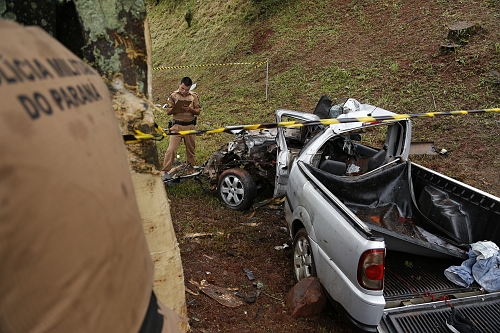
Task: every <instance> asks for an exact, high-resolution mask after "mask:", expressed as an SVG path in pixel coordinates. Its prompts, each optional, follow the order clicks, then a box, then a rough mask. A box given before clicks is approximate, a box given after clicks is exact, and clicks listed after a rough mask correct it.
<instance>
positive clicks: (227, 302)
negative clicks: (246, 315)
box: [189, 280, 244, 308]
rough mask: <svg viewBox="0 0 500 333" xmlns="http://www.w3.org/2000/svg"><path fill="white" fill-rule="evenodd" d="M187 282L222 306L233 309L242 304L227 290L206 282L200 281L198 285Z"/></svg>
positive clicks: (194, 282) (191, 281) (193, 282)
mask: <svg viewBox="0 0 500 333" xmlns="http://www.w3.org/2000/svg"><path fill="white" fill-rule="evenodd" d="M189 282H190V283H191V284H193V285H195V286H196V287H198V289H200V290H201V291H202V292H203V293H204V294H206V295H207V296H209V297H210V298H212V299H214V300H216V301H217V302H219V303H220V304H222V305H224V306H227V307H230V308H235V307H237V306H240V305H243V304H244V303H243V302H242V301H241V300H240V299H238V298H236V297H235V296H234V295H233V294H232V293H231V292H230V291H229V290H228V289H227V288H222V287H218V286H215V285H213V284H210V283H208V282H207V281H206V280H201V282H200V283H198V282H196V281H193V280H190V281H189Z"/></svg>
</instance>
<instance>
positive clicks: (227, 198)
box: [217, 168, 257, 210]
mask: <svg viewBox="0 0 500 333" xmlns="http://www.w3.org/2000/svg"><path fill="white" fill-rule="evenodd" d="M256 189H257V187H256V185H255V181H254V180H253V179H252V176H251V175H250V173H248V171H246V170H244V169H240V168H231V169H227V170H226V171H224V172H223V173H222V174H221V175H220V177H219V183H218V186H217V196H218V197H219V200H220V201H222V202H223V203H224V204H225V205H226V206H228V207H229V208H232V209H235V210H245V209H248V208H250V207H251V206H252V204H253V200H254V198H255V194H256Z"/></svg>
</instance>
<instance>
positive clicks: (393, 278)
mask: <svg viewBox="0 0 500 333" xmlns="http://www.w3.org/2000/svg"><path fill="white" fill-rule="evenodd" d="M461 263H462V260H461V259H457V260H450V259H438V258H433V259H431V260H429V258H428V257H425V256H419V255H415V254H409V253H404V252H397V251H387V255H386V265H385V267H386V272H385V280H384V298H385V299H386V301H387V305H386V308H389V307H394V306H401V305H404V304H416V303H421V302H423V301H424V300H425V301H429V300H438V299H440V298H441V297H442V296H448V297H452V298H453V297H454V296H453V295H455V294H458V293H461V294H463V293H471V292H478V291H479V290H480V286H479V285H478V284H476V283H474V284H473V285H472V286H471V287H469V288H463V287H459V286H457V285H455V284H453V283H452V282H450V281H449V280H448V279H447V278H446V277H445V276H444V274H443V272H444V270H445V269H446V268H448V267H450V266H451V265H460V264H461Z"/></svg>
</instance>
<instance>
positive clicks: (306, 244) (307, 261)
mask: <svg viewBox="0 0 500 333" xmlns="http://www.w3.org/2000/svg"><path fill="white" fill-rule="evenodd" d="M293 275H294V277H295V280H296V281H297V282H299V281H300V280H302V279H304V278H306V277H309V276H316V266H315V265H314V257H313V253H312V248H311V242H310V241H309V236H308V235H307V231H306V229H304V228H302V229H299V231H298V232H297V233H296V234H295V237H294V238H293Z"/></svg>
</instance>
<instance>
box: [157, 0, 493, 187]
mask: <svg viewBox="0 0 500 333" xmlns="http://www.w3.org/2000/svg"><path fill="white" fill-rule="evenodd" d="M276 2H277V1H274V3H276ZM255 3H256V2H253V1H249V0H229V1H224V2H219V1H205V0H203V1H202V0H198V1H193V0H190V1H187V2H178V1H175V0H160V1H159V4H155V1H153V0H151V1H150V2H148V19H149V23H150V26H151V37H152V40H153V66H154V67H157V66H162V65H163V66H184V65H190V66H193V67H190V68H185V69H169V70H159V71H154V73H153V101H154V102H155V103H156V102H158V103H161V104H163V103H165V102H166V98H167V96H168V94H169V93H170V92H171V91H172V90H174V89H176V88H177V86H178V83H179V80H180V78H181V77H182V76H191V77H192V78H193V80H194V82H196V84H197V88H196V91H197V92H198V93H199V94H200V96H201V99H202V106H203V109H202V112H203V113H202V115H201V116H200V118H199V126H198V127H199V128H203V129H208V128H214V127H219V126H227V125H235V124H250V123H259V122H270V121H273V120H274V110H275V109H276V108H288V109H294V110H300V111H308V112H312V110H313V109H314V107H315V105H316V102H317V101H318V99H319V98H320V96H321V95H323V94H327V95H328V96H330V98H332V99H342V98H346V97H353V98H356V99H358V100H360V101H362V102H365V103H370V104H373V105H377V106H380V107H382V108H385V109H388V110H392V111H395V112H398V113H416V112H429V111H451V110H458V109H477V108H487V107H499V106H500V98H499V89H500V85H499V80H500V78H499V77H498V74H497V72H500V29H499V28H500V24H499V22H500V20H499V18H500V3H498V1H496V0H488V1H484V0H483V1H480V0H468V1H456V0H455V1H451V0H417V1H401V0H399V1H398V0H382V1H378V0H354V1H340V0H334V1H332V0H330V1H326V0H317V1H289V2H285V1H282V4H281V5H280V6H277V5H274V6H270V7H269V6H268V7H267V8H265V7H261V8H258V7H257V6H256V5H255ZM258 3H259V4H261V5H263V4H269V3H272V2H271V1H267V2H266V1H258ZM188 11H190V12H191V13H192V21H191V26H190V27H188V24H187V22H186V20H185V14H186V13H187V12H188ZM458 21H468V22H471V23H474V24H475V25H476V29H475V31H476V32H475V34H473V35H472V36H471V37H470V38H469V39H468V44H467V45H465V46H463V47H461V48H459V49H457V50H456V51H455V52H448V53H443V52H441V51H440V46H441V44H444V43H445V41H446V36H447V33H448V26H450V25H451V24H453V23H456V22H458ZM266 60H268V62H269V90H268V100H267V101H266V100H265V96H266V95H265V88H266V67H265V66H260V67H254V66H249V65H231V66H199V65H204V64H221V63H237V62H260V61H266ZM157 122H158V123H159V124H161V125H163V126H166V124H167V118H166V117H165V116H164V115H163V114H162V113H161V112H160V111H159V112H158V113H157ZM499 126H500V115H498V114H497V115H482V116H462V117H443V118H437V119H421V120H417V121H415V122H414V140H418V141H424V140H425V141H434V142H435V144H436V146H437V147H438V149H441V148H445V149H447V150H448V151H449V152H450V153H449V156H448V157H446V158H444V157H441V156H438V157H425V158H418V162H419V163H422V164H424V165H427V166H430V167H433V168H434V169H437V170H438V171H441V172H444V173H446V174H448V175H450V176H452V177H455V178H457V179H459V180H462V181H466V182H467V183H470V184H472V185H474V186H478V187H480V188H482V189H484V190H486V191H488V192H492V193H495V194H496V195H500V183H499V182H500V180H498V179H499V178H500V177H499V175H498V170H499V167H500V157H499V156H500V128H499ZM229 139H231V137H230V136H229V135H228V134H217V135H210V136H209V135H205V136H199V137H198V138H197V144H198V150H197V159H198V164H201V163H203V162H204V161H205V160H206V159H207V158H208V156H209V155H210V153H211V152H213V151H214V150H215V149H217V148H218V146H219V145H220V144H221V143H223V142H226V141H228V140H229ZM166 143H167V142H166V141H165V142H162V143H160V145H159V150H160V154H161V156H163V152H164V150H165V149H166ZM180 153H181V155H183V152H182V150H181V152H180ZM182 159H183V157H182Z"/></svg>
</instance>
